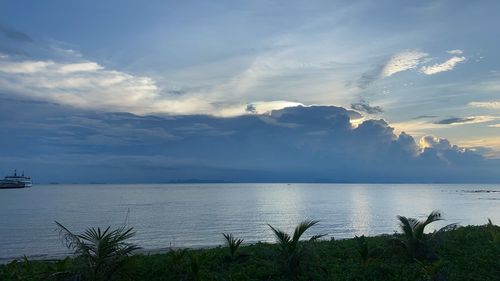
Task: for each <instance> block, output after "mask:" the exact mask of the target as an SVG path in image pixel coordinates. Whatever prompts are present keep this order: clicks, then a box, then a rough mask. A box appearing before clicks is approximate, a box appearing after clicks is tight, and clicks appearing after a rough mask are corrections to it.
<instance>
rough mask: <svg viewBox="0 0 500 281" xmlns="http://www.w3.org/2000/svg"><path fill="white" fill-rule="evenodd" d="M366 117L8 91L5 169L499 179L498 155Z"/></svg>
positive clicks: (125, 178) (0, 146) (309, 178)
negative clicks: (219, 112)
mask: <svg viewBox="0 0 500 281" xmlns="http://www.w3.org/2000/svg"><path fill="white" fill-rule="evenodd" d="M361 118H363V116H362V115H361V114H360V113H358V112H357V111H352V110H347V109H344V108H341V107H334V106H313V107H304V106H297V107H288V108H284V109H281V110H274V111H271V112H269V113H267V114H255V113H249V114H248V115H242V116H238V117H231V118H219V117H213V116H209V115H177V116H138V115H134V114H130V113H109V112H108V113H104V112H96V111H89V110H86V109H75V108H68V107H66V106H61V105H57V104H53V103H48V102H36V101H31V100H19V99H15V98H12V97H10V98H9V97H8V96H6V95H3V96H2V99H1V102H0V130H1V131H2V132H9V134H4V135H3V136H2V138H0V155H1V156H0V169H1V170H2V171H6V170H8V169H12V168H15V167H18V168H19V169H21V168H23V169H26V170H29V171H30V174H33V176H34V177H35V179H36V180H37V181H42V182H43V181H61V182H92V181H95V182H151V181H154V182H158V181H162V182H169V181H186V180H222V181H254V182H255V181H256V182H258V181H267V182H269V181H305V182H315V181H324V182H354V181H356V182H436V181H443V182H467V181H469V182H487V181H499V180H500V175H499V174H498V173H497V171H498V169H499V168H500V163H499V162H498V161H497V160H488V159H485V158H483V157H482V156H481V155H479V154H476V153H474V152H472V151H469V150H465V149H462V148H460V147H457V146H454V145H452V144H450V143H449V142H448V141H447V140H444V139H439V138H435V137H432V136H428V137H425V138H423V139H422V140H420V141H418V142H416V141H415V140H414V139H413V137H412V136H410V135H408V134H405V133H401V134H399V135H397V134H395V133H394V130H393V128H391V127H390V126H389V124H387V123H386V122H385V121H384V120H366V121H364V122H362V123H360V124H359V125H358V126H353V125H352V124H353V123H359V122H361V121H360V120H362V119H361ZM14 119H15V120H14ZM353 120H354V121H357V122H352V121H353ZM495 171H496V172H495ZM90 175H92V176H90Z"/></svg>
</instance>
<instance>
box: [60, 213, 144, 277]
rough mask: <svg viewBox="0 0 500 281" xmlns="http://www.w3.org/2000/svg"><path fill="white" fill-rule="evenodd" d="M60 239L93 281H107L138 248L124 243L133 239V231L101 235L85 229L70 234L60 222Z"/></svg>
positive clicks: (109, 232) (103, 232)
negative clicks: (82, 264)
mask: <svg viewBox="0 0 500 281" xmlns="http://www.w3.org/2000/svg"><path fill="white" fill-rule="evenodd" d="M55 223H56V224H57V226H58V227H59V228H60V235H61V238H62V239H63V240H64V242H65V243H66V246H67V247H68V249H70V250H72V251H73V252H74V254H75V255H77V256H78V257H79V258H81V259H82V260H83V261H84V262H85V268H86V272H85V275H88V276H87V278H88V279H89V280H92V281H100V280H103V281H106V280H110V279H111V277H112V276H113V274H114V273H115V272H116V271H118V270H119V269H120V268H121V267H122V266H123V265H124V264H125V262H126V258H127V257H128V256H129V255H130V254H131V253H132V252H133V251H135V250H137V249H139V247H138V246H137V245H135V244H131V243H129V242H127V240H129V239H130V238H132V237H133V236H134V235H135V232H133V228H128V229H127V228H125V227H120V228H117V229H114V230H111V229H110V227H107V228H106V229H105V230H104V231H103V230H101V229H100V228H97V229H95V228H93V227H92V228H88V229H87V230H86V231H85V232H83V233H82V234H73V233H72V232H71V231H70V230H68V229H67V228H66V227H64V226H63V225H62V224H60V223H59V222H57V221H56V222H55Z"/></svg>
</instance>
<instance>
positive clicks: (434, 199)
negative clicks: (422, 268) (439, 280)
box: [0, 184, 500, 261]
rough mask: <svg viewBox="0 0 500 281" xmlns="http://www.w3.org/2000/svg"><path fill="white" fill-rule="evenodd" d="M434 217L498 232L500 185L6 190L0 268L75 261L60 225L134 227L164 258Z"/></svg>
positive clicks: (369, 231) (389, 228) (0, 211)
mask: <svg viewBox="0 0 500 281" xmlns="http://www.w3.org/2000/svg"><path fill="white" fill-rule="evenodd" d="M485 190H488V191H490V192H484V191H485ZM434 209H439V210H441V211H442V213H443V214H444V218H445V219H446V220H445V221H443V222H439V223H437V224H436V227H439V226H443V225H445V224H449V223H454V222H458V223H460V224H462V225H467V224H484V223H486V221H487V218H491V219H492V220H493V221H494V222H497V224H498V223H499V222H500V185H491V184H487V185H465V184H460V185H441V184H426V185H401V184H380V185H379V184H160V185H36V186H34V187H33V188H30V189H19V190H0V261H7V260H10V259H13V258H15V257H19V256H22V255H27V256H30V257H33V258H44V257H54V256H59V255H62V254H65V253H67V250H66V249H65V248H64V246H63V245H62V243H61V241H60V239H59V236H58V231H57V228H56V225H55V223H54V221H56V220H57V221H59V222H61V223H62V224H64V225H65V226H67V227H68V228H69V229H71V230H73V231H74V232H80V231H82V230H84V229H85V228H86V227H89V226H101V227H106V226H108V225H113V226H121V225H123V224H124V223H126V224H127V225H128V226H131V227H134V228H135V230H136V232H137V236H136V237H135V238H134V242H135V243H137V244H139V245H140V246H142V247H143V248H145V249H160V248H168V247H202V246H214V245H220V244H222V243H223V240H222V235H221V233H222V232H231V233H234V234H235V235H236V236H237V237H241V238H244V239H245V241H246V242H257V241H272V240H273V236H272V233H271V231H270V229H269V227H268V226H267V224H268V223H269V224H272V225H273V226H277V227H279V228H283V229H286V230H288V229H292V228H293V227H294V225H296V224H297V223H298V222H300V221H301V220H303V219H318V220H320V223H319V224H318V225H317V226H315V227H313V228H312V229H311V230H310V232H309V234H320V233H321V234H323V233H328V234H329V236H334V237H335V238H347V237H353V236H355V235H361V234H365V235H375V234H382V233H392V232H394V231H396V230H397V221H396V215H406V216H412V217H421V216H425V215H426V214H428V213H429V212H430V211H432V210H434Z"/></svg>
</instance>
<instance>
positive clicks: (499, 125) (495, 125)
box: [488, 124, 500, 128]
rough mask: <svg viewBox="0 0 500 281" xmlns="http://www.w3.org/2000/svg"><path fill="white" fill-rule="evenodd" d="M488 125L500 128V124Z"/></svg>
mask: <svg viewBox="0 0 500 281" xmlns="http://www.w3.org/2000/svg"><path fill="white" fill-rule="evenodd" d="M488 127H491V128H500V124H493V125H489V126H488Z"/></svg>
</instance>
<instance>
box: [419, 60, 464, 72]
mask: <svg viewBox="0 0 500 281" xmlns="http://www.w3.org/2000/svg"><path fill="white" fill-rule="evenodd" d="M463 61H465V57H452V58H450V59H449V60H447V61H445V62H443V63H440V64H434V65H431V66H424V67H422V68H420V71H421V72H422V73H424V74H427V75H433V74H436V73H440V72H445V71H450V70H453V69H454V68H455V65H456V64H458V63H461V62H463Z"/></svg>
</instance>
